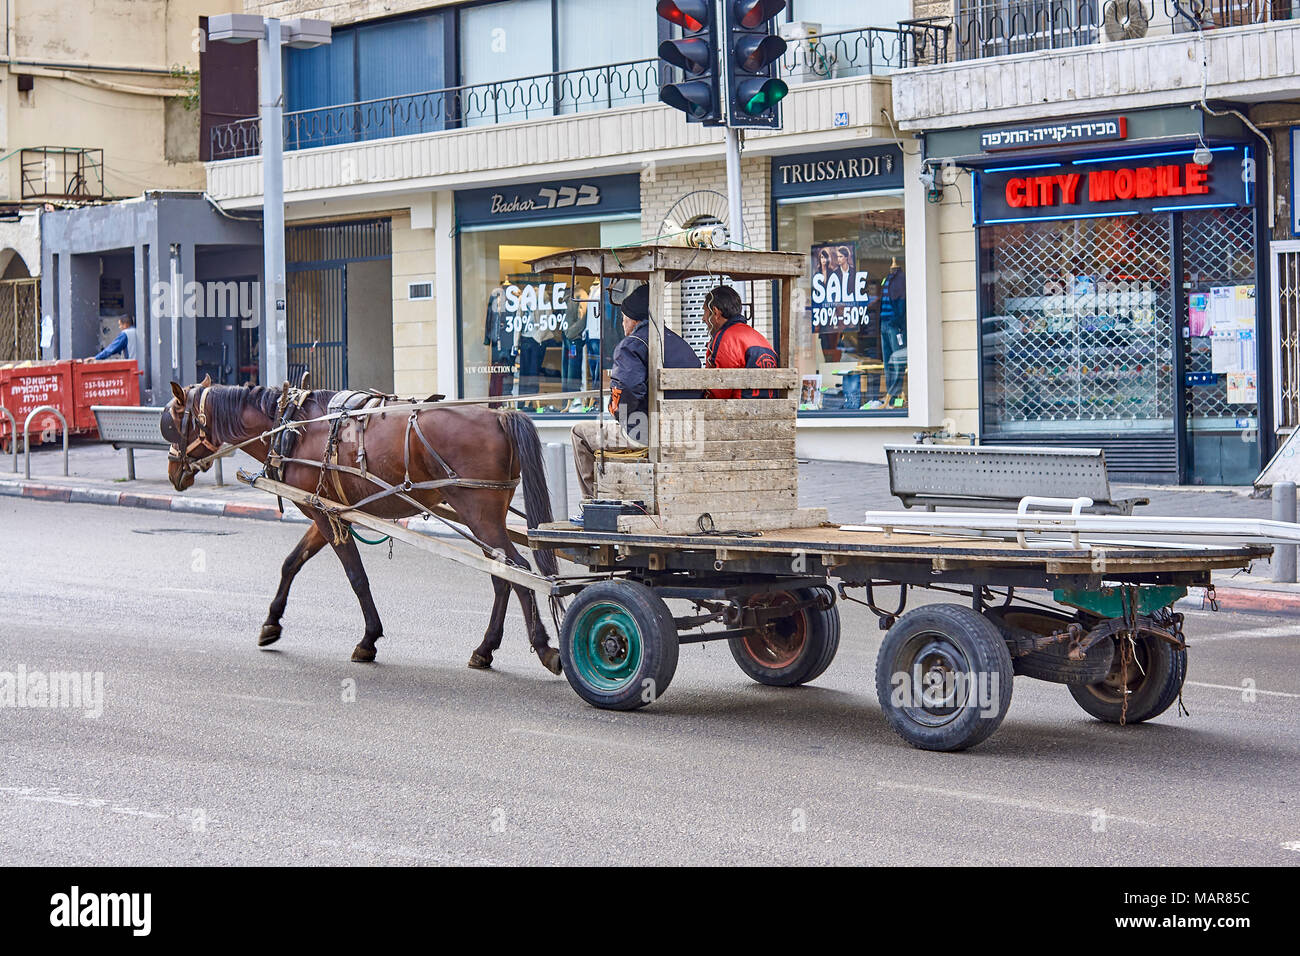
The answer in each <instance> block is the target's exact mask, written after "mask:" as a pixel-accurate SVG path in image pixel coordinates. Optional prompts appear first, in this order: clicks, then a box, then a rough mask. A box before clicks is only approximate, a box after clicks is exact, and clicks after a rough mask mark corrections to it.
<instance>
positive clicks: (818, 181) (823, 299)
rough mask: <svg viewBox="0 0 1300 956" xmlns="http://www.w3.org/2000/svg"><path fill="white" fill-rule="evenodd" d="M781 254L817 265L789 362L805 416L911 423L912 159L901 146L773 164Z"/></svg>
mask: <svg viewBox="0 0 1300 956" xmlns="http://www.w3.org/2000/svg"><path fill="white" fill-rule="evenodd" d="M772 218H773V230H774V235H775V248H777V249H779V250H781V251H784V252H797V253H799V254H801V255H804V256H807V258H808V270H807V273H806V275H805V276H804V278H803V279H802V280H801V281H800V282H799V283H798V285H797V286H796V288H795V293H794V302H793V308H792V310H791V312H792V321H793V322H794V327H793V328H792V329H791V335H790V343H791V351H792V355H791V356H789V358H788V359H787V361H788V363H789V364H791V365H793V366H794V367H795V368H798V369H799V371H800V373H801V375H802V378H803V388H802V390H801V400H800V404H799V409H800V415H801V416H805V417H808V416H811V417H817V416H831V415H833V416H853V417H863V418H870V417H878V418H900V417H903V418H905V417H906V416H907V414H908V349H907V344H908V326H907V280H906V267H907V257H906V255H905V242H904V240H905V232H904V202H903V155H902V151H901V150H900V149H899V148H898V147H897V146H893V145H889V146H869V147H861V148H856V149H848V150H836V151H830V152H821V153H809V154H800V155H788V156H776V157H773V159H772Z"/></svg>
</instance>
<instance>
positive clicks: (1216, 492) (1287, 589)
mask: <svg viewBox="0 0 1300 956" xmlns="http://www.w3.org/2000/svg"><path fill="white" fill-rule="evenodd" d="M566 461H567V462H568V469H567V470H568V475H567V481H566V484H567V490H568V496H569V513H570V514H572V513H575V512H576V511H577V510H578V501H579V494H578V480H577V476H576V474H575V473H574V471H573V462H572V459H571V458H569V457H568V456H566ZM224 465H225V479H226V483H225V485H224V486H222V487H217V485H216V478H215V470H212V471H208V472H207V473H206V474H203V475H200V476H199V478H198V481H197V482H196V483H195V485H194V487H192V488H190V490H189V491H187V492H185V493H184V494H178V493H177V492H176V490H175V489H174V488H172V486H171V485H170V484H169V483H168V481H167V453H166V452H165V451H162V450H158V451H153V450H147V451H137V452H136V453H135V469H136V475H137V476H139V477H138V478H137V480H135V481H127V480H126V477H125V476H126V453H125V452H118V451H114V450H113V448H112V447H111V446H110V445H106V444H100V443H98V442H80V443H79V442H77V441H75V440H74V441H73V443H72V446H71V449H70V451H69V472H70V474H69V476H68V477H66V478H65V477H63V474H62V471H63V460H62V452H61V450H60V447H59V446H58V445H46V446H43V447H41V448H33V449H32V477H31V479H30V480H27V479H24V478H23V475H22V471H21V469H22V456H21V454H20V455H19V462H18V467H19V469H20V470H19V472H18V473H17V474H14V473H13V472H12V471H10V467H11V461H10V459H9V458H8V456H5V457H4V458H0V496H5V495H8V496H22V497H28V498H40V499H43V500H48V501H68V502H83V503H90V504H102V505H119V506H125V507H135V508H153V509H157V510H161V511H174V512H184V513H191V514H208V515H223V516H225V517H230V518H253V519H259V520H264V521H292V522H305V521H306V519H305V518H304V517H303V516H302V514H301V513H300V512H299V511H298V510H297V509H296V508H293V507H287V508H286V509H285V513H284V515H283V516H281V514H280V512H279V510H278V508H277V507H276V502H275V499H274V498H272V497H271V496H270V495H267V494H266V493H264V492H261V491H257V490H256V489H253V488H249V487H248V486H247V485H244V484H242V483H240V482H239V481H238V480H237V479H236V478H235V472H236V470H237V469H239V468H243V469H245V470H247V471H251V470H254V469H256V468H258V467H259V465H258V464H257V463H256V462H254V461H253V460H252V459H251V458H249V457H248V456H246V455H243V454H236V455H234V456H233V457H231V458H227V459H225V462H224ZM1114 490H1115V494H1116V495H1117V496H1119V497H1147V498H1150V499H1151V504H1150V505H1148V506H1146V507H1145V508H1143V509H1142V511H1143V513H1144V514H1147V515H1152V516H1155V515H1171V516H1178V515H1188V516H1191V515H1197V516H1203V517H1242V518H1245V517H1252V518H1269V517H1271V515H1272V502H1270V501H1269V500H1268V499H1259V498H1252V497H1251V496H1250V491H1251V489H1250V488H1188V487H1167V486H1153V487H1152V486H1137V485H1116V486H1115V489H1114ZM799 498H800V502H799V503H800V504H801V505H802V506H804V507H813V506H816V507H823V508H826V509H828V510H829V512H830V518H831V521H833V522H836V523H837V524H849V523H855V522H860V521H861V520H862V514H863V512H865V511H868V510H872V511H901V510H902V505H901V504H900V503H899V501H898V499H897V498H895V497H893V496H892V495H890V494H889V476H888V473H887V470H886V468H885V466H884V465H864V464H857V463H851V462H834V461H801V462H800V468H799ZM519 504H520V506H522V502H520V503H519ZM557 517H559V516H557ZM432 524H433V523H432V522H430V523H427V524H426V523H425V522H416V527H419V528H421V529H423V528H429V530H430V531H431V532H434V533H437V531H438V529H436V528H433V527H429V526H430V525H432ZM1214 583H1215V588H1216V591H1217V599H1218V603H1219V606H1220V607H1222V608H1224V609H1227V610H1243V611H1278V610H1289V611H1300V585H1297V584H1277V583H1275V582H1273V580H1272V569H1271V567H1270V565H1269V562H1267V561H1260V562H1256V563H1255V565H1253V566H1252V567H1251V569H1250V573H1247V572H1235V573H1234V572H1223V573H1221V574H1216V575H1215V577H1214ZM1188 602H1189V603H1191V604H1192V606H1200V603H1204V596H1203V595H1189V597H1188Z"/></svg>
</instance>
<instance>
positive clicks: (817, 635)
mask: <svg viewBox="0 0 1300 956" xmlns="http://www.w3.org/2000/svg"><path fill="white" fill-rule="evenodd" d="M821 590H824V589H823V588H797V589H795V590H794V591H785V592H780V593H784V594H789V595H790V597H792V598H793V599H794V600H795V601H809V600H812V599H813V598H815V597H817V592H818V591H821ZM796 613H797V614H800V615H802V616H803V624H804V629H805V635H806V636H805V638H804V645H803V648H802V650H801V651H800V652H799V656H798V657H797V658H795V659H794V660H793V661H791V662H790V663H789V664H787V665H786V666H785V667H780V668H774V667H768V666H766V665H764V664H763V663H761V662H760V661H759V660H758V659H757V658H756V657H755V656H754V655H753V654H752V653H751V652H750V650H749V648H748V646H747V645H746V644H745V639H744V638H741V637H733V638H729V639H728V640H727V647H729V648H730V649H731V656H732V657H733V658H735V660H736V663H737V664H738V665H739V666H740V669H741V670H742V671H744V672H745V673H746V674H747V675H749V677H751V678H753V679H754V680H756V681H758V683H760V684H767V685H768V686H769V687H795V686H797V685H799V684H806V683H808V682H809V681H810V680H815V679H816V678H818V677H820V676H821V675H822V673H823V672H824V671H825V670H826V668H828V667H830V666H831V661H833V660H834V659H835V652H836V651H838V650H839V646H840V609H839V607H838V606H837V605H835V604H832V605H831V606H830V607H829V608H827V609H826V610H824V611H823V610H821V609H820V608H816V607H805V608H802V609H800V610H799V611H797V612H796Z"/></svg>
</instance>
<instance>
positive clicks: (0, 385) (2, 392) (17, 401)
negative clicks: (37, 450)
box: [0, 361, 74, 444]
mask: <svg viewBox="0 0 1300 956" xmlns="http://www.w3.org/2000/svg"><path fill="white" fill-rule="evenodd" d="M0 405H3V406H4V407H5V408H7V409H9V411H10V412H12V413H13V416H14V418H15V419H16V420H17V425H18V430H19V432H20V433H21V430H22V427H23V420H24V419H26V417H27V413H28V412H30V411H31V410H32V409H34V408H38V407H40V406H41V405H53V406H54V407H55V408H57V409H58V410H59V411H60V412H62V413H63V416H64V418H66V419H67V420H68V426H69V427H70V428H72V427H74V426H73V425H72V362H70V361H66V362H35V363H32V364H30V365H26V364H25V365H15V366H11V367H9V368H6V369H0ZM47 418H48V419H49V421H46V419H47ZM47 428H52V429H53V430H52V431H51V432H46V429H47ZM29 431H30V433H31V436H32V442H33V444H36V443H39V442H40V441H41V440H42V438H41V436H42V433H45V434H48V435H49V437H50V438H51V439H53V438H55V437H57V436H58V435H59V434H60V433H61V432H62V426H60V425H59V423H58V419H56V418H54V416H53V415H48V416H47V415H37V416H36V417H35V418H34V419H32V424H31V427H30V429H29ZM10 437H11V436H10V435H9V420H8V419H7V418H5V417H4V416H3V415H0V438H3V439H4V440H5V441H6V442H8V441H9V440H10Z"/></svg>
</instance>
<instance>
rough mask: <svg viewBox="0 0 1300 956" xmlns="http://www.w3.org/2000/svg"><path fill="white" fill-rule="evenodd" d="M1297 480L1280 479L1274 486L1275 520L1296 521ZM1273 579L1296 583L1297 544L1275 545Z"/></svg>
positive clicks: (1285, 582)
mask: <svg viewBox="0 0 1300 956" xmlns="http://www.w3.org/2000/svg"><path fill="white" fill-rule="evenodd" d="M1295 512H1296V502H1295V482H1294V481H1279V482H1278V483H1277V484H1276V485H1274V486H1273V520H1274V521H1286V522H1289V523H1291V524H1294V523H1295V517H1296V515H1295ZM1273 580H1274V581H1278V582H1281V583H1284V584H1294V583H1295V580H1296V545H1294V544H1275V545H1274V546H1273Z"/></svg>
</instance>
